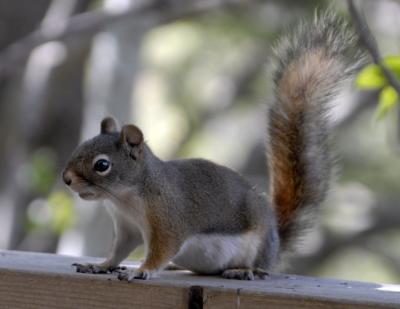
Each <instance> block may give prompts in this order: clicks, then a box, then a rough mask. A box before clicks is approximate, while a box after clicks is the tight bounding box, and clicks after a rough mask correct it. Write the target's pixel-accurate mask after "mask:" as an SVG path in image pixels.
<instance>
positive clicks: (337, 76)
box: [268, 14, 362, 249]
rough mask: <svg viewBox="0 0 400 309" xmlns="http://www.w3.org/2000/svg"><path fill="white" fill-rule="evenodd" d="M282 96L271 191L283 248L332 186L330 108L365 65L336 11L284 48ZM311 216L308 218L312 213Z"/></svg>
mask: <svg viewBox="0 0 400 309" xmlns="http://www.w3.org/2000/svg"><path fill="white" fill-rule="evenodd" d="M277 55H279V56H278V67H277V69H276V72H275V75H274V77H275V78H274V82H275V87H276V88H275V91H276V96H275V97H276V100H275V102H274V104H273V105H272V106H271V108H270V112H269V137H270V147H269V153H268V158H269V165H270V171H271V174H272V179H271V189H272V190H271V191H272V192H271V194H272V200H273V204H274V206H275V210H276V213H277V216H278V226H279V235H280V238H281V244H282V247H283V249H285V248H287V247H288V246H289V245H290V244H291V243H292V240H294V238H295V237H294V236H298V235H299V234H301V230H302V229H303V227H304V221H302V220H299V219H298V218H300V217H301V216H300V215H301V213H300V212H303V211H304V210H309V209H312V208H313V207H315V206H317V205H319V204H320V203H321V202H322V201H323V200H324V198H325V195H326V192H327V190H328V187H329V180H330V175H331V169H332V156H331V154H330V150H329V134H328V133H329V132H328V119H327V110H328V109H329V106H328V103H329V102H330V101H331V100H332V98H333V97H334V95H335V94H336V92H337V89H338V88H339V86H340V85H341V84H342V81H344V80H345V79H346V78H347V77H348V76H350V75H351V74H352V73H353V72H354V71H355V70H356V69H357V68H358V67H359V64H360V60H361V59H362V55H361V54H360V53H359V52H357V51H356V39H355V36H354V34H353V32H352V31H350V30H349V29H348V27H347V25H346V24H344V23H343V21H341V20H339V19H338V18H337V17H334V16H333V15H329V14H325V15H323V16H316V18H315V21H314V23H313V24H311V25H308V26H307V25H306V26H303V25H301V27H299V31H298V32H297V33H295V34H294V35H293V36H291V37H288V38H284V39H283V40H282V41H281V43H280V46H279V49H278V52H277ZM307 217H308V216H307Z"/></svg>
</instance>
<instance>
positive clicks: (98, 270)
mask: <svg viewBox="0 0 400 309" xmlns="http://www.w3.org/2000/svg"><path fill="white" fill-rule="evenodd" d="M72 266H74V267H76V272H78V273H89V274H110V273H113V272H115V271H120V270H125V269H126V267H125V266H117V267H115V266H108V265H102V264H91V263H85V264H80V263H73V264H72Z"/></svg>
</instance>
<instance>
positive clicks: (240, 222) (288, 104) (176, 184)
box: [63, 12, 362, 281]
mask: <svg viewBox="0 0 400 309" xmlns="http://www.w3.org/2000/svg"><path fill="white" fill-rule="evenodd" d="M357 42H358V39H357V36H356V34H355V33H354V31H353V30H351V28H350V27H349V25H348V24H347V23H346V22H345V21H343V20H342V19H341V18H339V17H337V16H336V15H335V14H333V13H331V12H323V13H321V14H316V15H315V17H314V19H313V21H312V22H310V23H305V22H302V23H301V24H300V26H299V27H297V30H296V31H295V32H294V33H292V34H290V35H287V36H285V37H283V38H282V39H281V40H280V43H279V44H278V48H277V49H276V61H275V64H276V66H275V71H274V75H273V81H274V85H275V97H274V101H273V102H272V104H271V105H269V107H268V108H269V112H268V121H267V123H268V127H267V130H266V131H267V136H268V140H269V143H268V145H267V158H268V159H267V164H268V166H269V170H270V174H271V180H270V195H269V196H267V195H266V194H264V193H262V192H259V191H258V190H257V188H255V187H254V186H252V185H251V184H250V183H249V182H248V181H246V180H245V179H244V178H243V177H242V176H241V175H239V174H238V173H236V172H234V171H232V170H231V169H229V168H227V167H224V166H221V165H218V164H215V163H212V162H210V161H207V160H203V159H182V160H171V161H163V160H161V159H159V158H158V157H157V156H156V155H155V154H154V153H153V152H152V151H151V149H150V148H149V146H148V145H147V144H146V142H145V141H144V136H143V133H142V131H141V130H140V129H139V128H138V127H137V126H135V125H132V124H128V125H124V126H123V127H122V128H121V129H119V127H118V125H117V123H116V121H115V120H114V119H113V118H111V117H106V118H104V119H103V120H102V121H101V125H100V134H99V135H97V136H95V137H94V138H92V139H90V140H88V141H86V142H84V143H83V144H82V145H80V146H79V147H78V148H77V149H76V150H75V151H74V152H73V154H72V156H71V158H70V160H69V162H68V163H67V165H66V168H65V170H64V172H63V180H64V182H65V184H66V185H67V186H69V187H70V188H71V189H72V190H73V191H75V192H76V193H78V194H79V196H80V197H81V198H82V199H85V200H109V201H111V202H112V205H111V206H110V207H111V209H110V210H111V215H112V219H113V223H114V234H115V235H114V241H113V245H112V249H111V252H110V254H109V256H108V258H107V259H106V260H105V261H104V262H103V263H101V264H74V265H75V266H76V267H77V271H78V272H88V273H104V272H112V271H114V270H116V269H117V268H118V265H119V264H120V263H121V262H122V261H123V260H124V259H125V258H126V257H127V256H128V255H129V254H130V252H131V251H133V250H134V249H135V248H136V247H137V246H138V245H140V244H142V243H144V247H145V253H146V257H145V260H144V262H143V263H142V264H141V266H140V267H139V268H138V269H135V270H128V271H127V272H124V275H123V276H122V278H123V279H127V280H129V281H131V280H132V279H149V278H151V277H154V276H156V275H157V273H158V272H159V271H160V270H162V269H164V268H165V267H166V266H167V265H168V263H169V262H171V261H172V262H173V263H174V264H175V265H177V266H178V267H181V268H183V269H187V270H190V271H193V272H195V273H198V274H206V275H221V276H222V277H223V278H227V279H241V280H253V279H254V278H255V277H257V276H259V277H261V278H264V277H265V276H267V275H268V272H270V271H271V270H274V269H276V267H277V266H278V265H279V262H280V261H281V259H282V253H284V252H287V251H291V248H292V245H293V243H294V242H295V240H296V239H297V238H298V237H299V236H301V235H302V234H303V231H304V229H305V224H304V223H305V222H307V221H308V220H307V218H309V215H304V213H305V212H306V213H310V210H311V211H313V210H314V209H316V208H318V206H319V205H320V204H321V202H323V200H324V198H325V196H326V193H327V190H328V188H329V183H330V177H331V171H332V165H333V164H332V162H333V160H332V154H331V151H330V142H329V139H330V138H329V137H330V132H329V125H328V118H327V112H328V111H329V103H330V102H332V99H333V98H334V97H335V96H336V94H337V92H338V90H340V88H341V86H342V84H343V82H344V81H345V80H347V79H348V78H349V77H351V76H352V75H353V74H354V73H355V72H356V71H357V70H358V68H360V63H361V60H362V54H361V52H360V49H359V48H358V46H357Z"/></svg>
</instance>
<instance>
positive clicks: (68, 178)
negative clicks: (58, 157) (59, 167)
mask: <svg viewBox="0 0 400 309" xmlns="http://www.w3.org/2000/svg"><path fill="white" fill-rule="evenodd" d="M62 177H63V180H64V182H65V184H66V185H67V186H69V185H70V184H71V182H72V180H71V177H70V176H69V175H68V173H67V172H66V171H64V173H63V175H62Z"/></svg>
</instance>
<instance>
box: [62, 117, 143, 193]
mask: <svg viewBox="0 0 400 309" xmlns="http://www.w3.org/2000/svg"><path fill="white" fill-rule="evenodd" d="M143 150H144V141H143V134H142V131H140V129H139V128H138V127H136V126H134V125H125V126H123V127H122V129H121V131H119V130H118V127H117V123H116V121H115V120H114V119H113V118H111V117H106V118H104V119H103V120H102V122H101V128H100V134H99V135H97V136H96V137H94V138H92V139H90V140H88V141H86V142H84V143H83V144H82V145H80V146H79V147H78V148H77V149H76V150H75V151H74V153H73V154H72V156H71V158H70V160H69V162H68V164H67V166H66V168H65V170H64V172H63V180H64V182H65V184H66V185H67V186H69V187H70V188H71V189H72V190H73V191H75V192H77V193H78V194H79V196H80V197H81V198H83V199H87V200H97V199H105V198H113V197H114V198H115V197H116V196H117V194H119V193H120V192H123V191H124V190H126V189H127V188H132V187H133V186H134V185H135V184H138V183H139V182H140V180H141V175H142V173H143V166H144V164H143V162H144V151H143Z"/></svg>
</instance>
